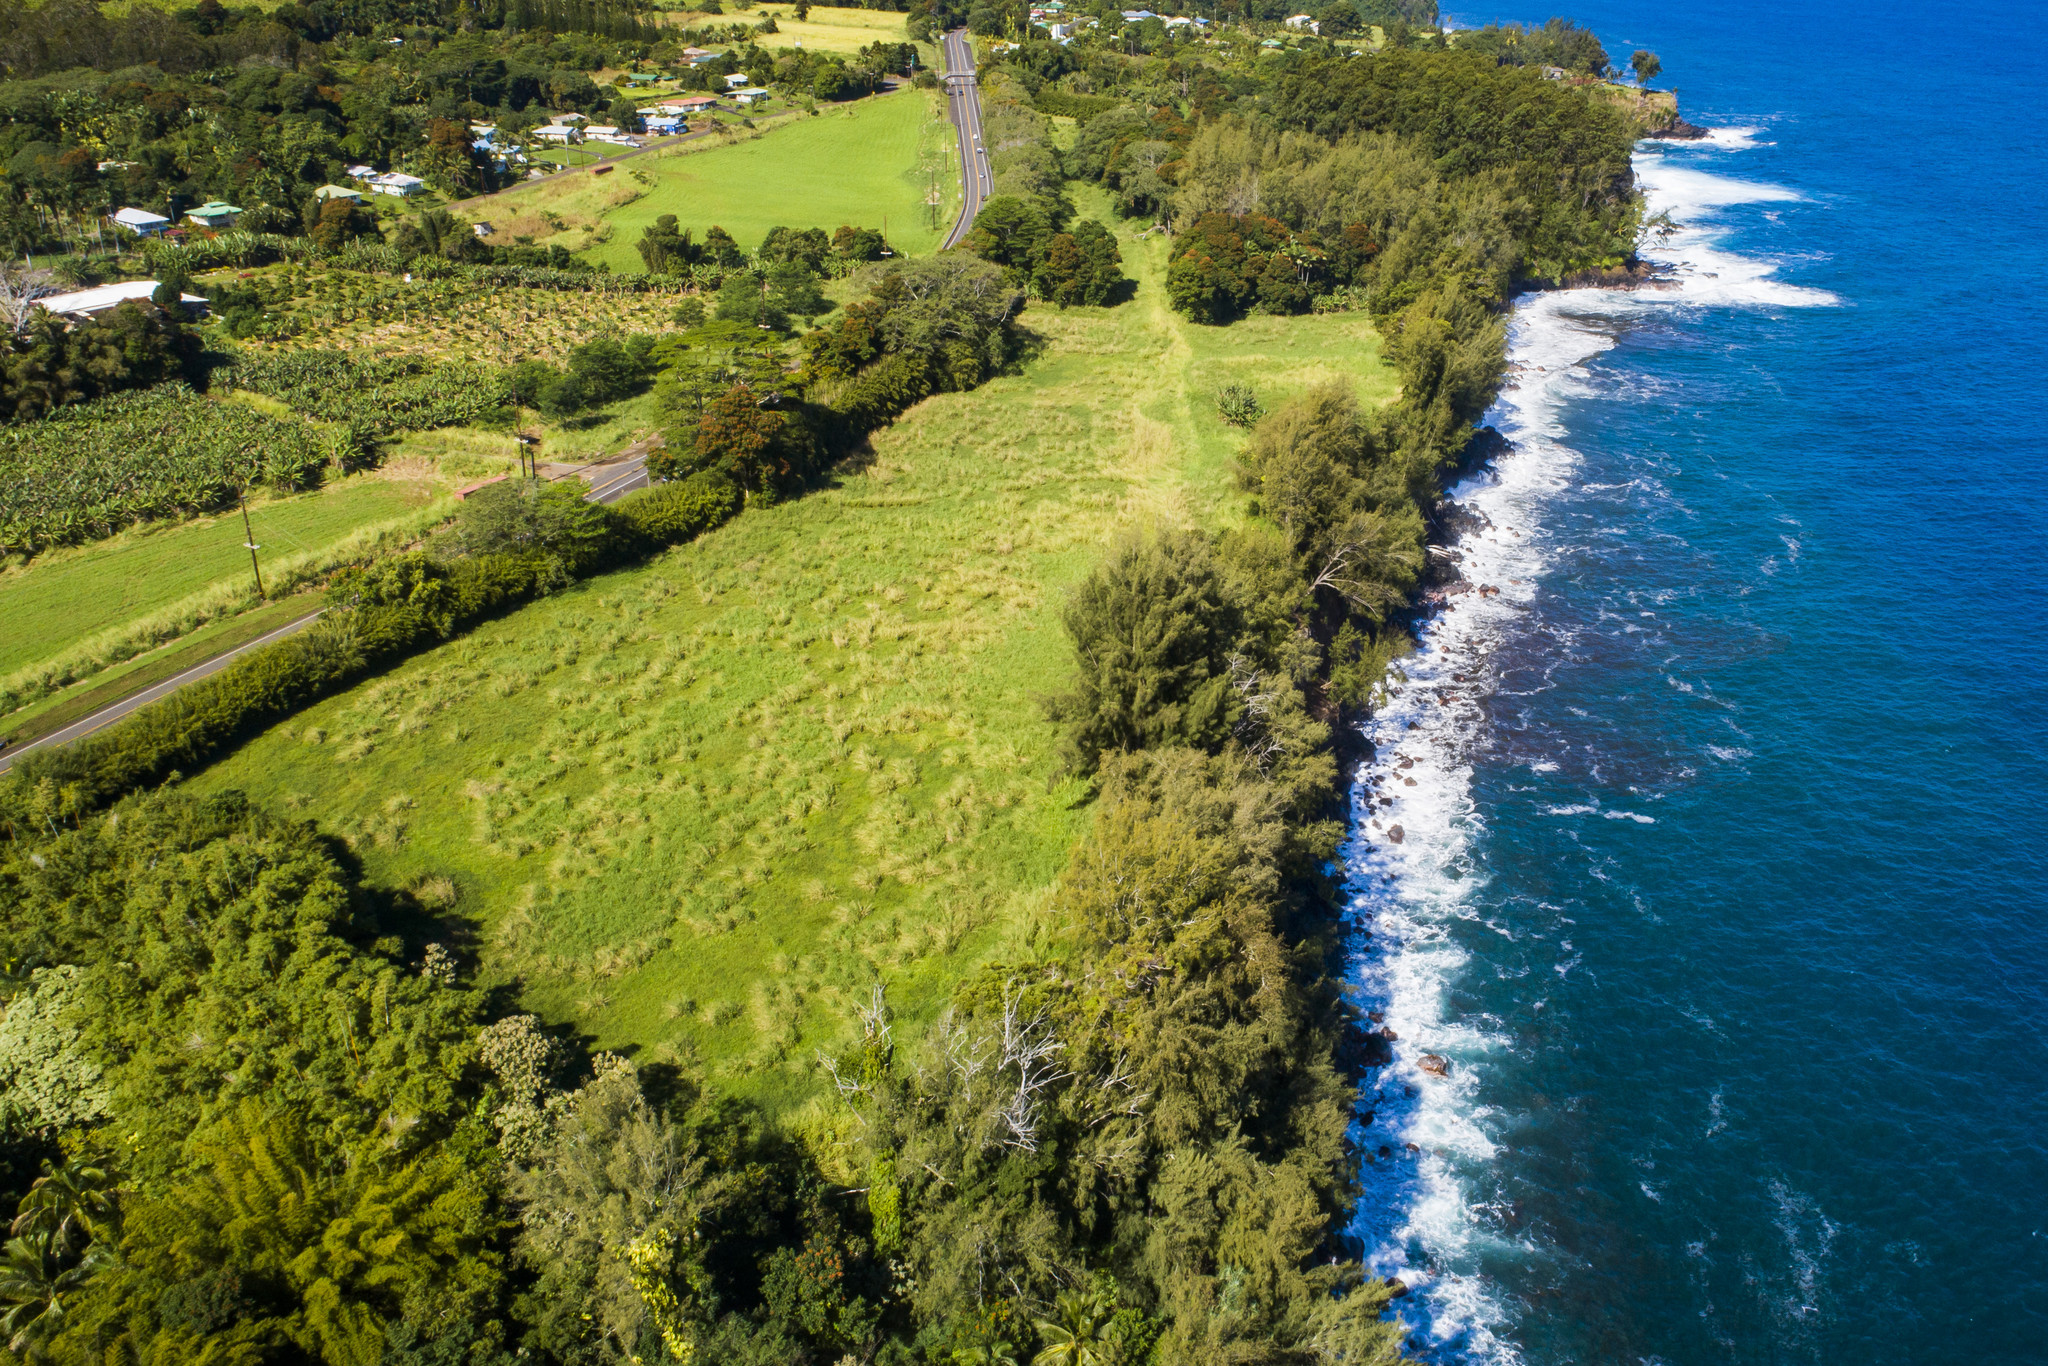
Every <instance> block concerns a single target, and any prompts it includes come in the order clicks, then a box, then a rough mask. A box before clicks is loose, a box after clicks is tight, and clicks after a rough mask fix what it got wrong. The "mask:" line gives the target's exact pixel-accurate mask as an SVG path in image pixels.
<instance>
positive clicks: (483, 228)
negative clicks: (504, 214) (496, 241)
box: [469, 223, 497, 237]
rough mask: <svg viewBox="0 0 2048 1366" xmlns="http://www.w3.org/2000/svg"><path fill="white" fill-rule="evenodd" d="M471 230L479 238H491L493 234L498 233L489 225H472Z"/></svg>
mask: <svg viewBox="0 0 2048 1366" xmlns="http://www.w3.org/2000/svg"><path fill="white" fill-rule="evenodd" d="M469 230H470V231H471V232H473V233H475V234H476V235H477V236H478V237H489V236H490V235H491V234H492V233H494V232H496V231H497V229H496V228H494V227H492V226H491V225H490V224H489V223H472V224H470V225H469Z"/></svg>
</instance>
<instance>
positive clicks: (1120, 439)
mask: <svg viewBox="0 0 2048 1366" xmlns="http://www.w3.org/2000/svg"><path fill="white" fill-rule="evenodd" d="M1125 249H1126V256H1127V260H1128V262H1129V263H1130V266H1131V268H1132V270H1133V272H1134V273H1135V274H1136V275H1137V277H1138V279H1139V281H1140V288H1139V293H1138V297H1137V299H1135V300H1134V301H1133V302H1131V303H1129V304H1126V305H1124V306H1122V307H1120V308H1116V309H1073V310H1070V311H1067V312H1060V311H1058V310H1053V309H1041V308H1033V309H1032V310H1031V311H1030V312H1029V313H1028V314H1027V315H1026V322H1027V324H1028V326H1029V327H1030V328H1031V329H1032V330H1033V332H1034V333H1035V334H1036V335H1037V337H1038V339H1039V340H1038V343H1037V348H1036V353H1035V354H1034V356H1033V357H1032V358H1031V359H1030V360H1028V361H1027V362H1025V363H1024V364H1023V365H1022V366H1021V367H1020V368H1019V370H1018V372H1017V373H1014V374H1010V375H1005V376H1001V377H999V378H997V379H995V380H993V381H991V382H990V383H989V384H987V385H986V386H984V387H983V388H982V389H980V390H978V391H976V392H974V393H971V394H948V395H941V396H938V397H935V398H933V399H930V400H928V401H926V402H925V403H923V404H920V405H919V406H918V407H917V408H916V409H914V410H912V411H911V412H910V413H909V414H907V415H906V416H905V417H904V418H903V419H902V420H901V421H899V422H898V423H897V424H896V425H895V426H894V427H892V428H890V429H889V430H887V431H884V432H882V433H879V434H878V435H877V437H876V439H875V442H874V457H873V459H872V461H871V462H870V463H869V464H868V465H867V466H866V467H865V468H863V469H858V470H849V471H846V472H844V473H843V474H842V475H841V476H840V477H839V479H838V480H837V481H836V482H835V484H834V485H833V486H832V487H830V488H826V489H821V490H819V491H816V492H814V493H812V494H811V495H809V496H807V497H805V498H802V499H800V500H798V501H795V502H792V503H789V504H786V505H784V506H781V507H774V508H766V509H753V510H749V511H748V512H747V513H746V514H745V515H744V516H743V517H741V518H740V519H739V520H737V521H736V522H733V523H731V524H729V525H728V526H726V527H724V528H721V529H720V530H718V531H716V532H714V533H712V534H710V535H708V536H705V537H703V538H702V539H700V540H698V541H697V542H695V543H693V544H691V545H688V546H683V547H679V548H677V549H675V550H673V551H671V552H669V553H667V554H665V555H663V556H661V557H660V558H658V559H657V560H655V561H653V562H652V563H649V564H647V565H644V566H642V567H638V568H635V569H631V570H626V571H622V572H619V573H614V574H610V575H606V576H604V577H601V578H598V579H595V580H592V581H589V582H587V583H584V584H580V585H578V586H576V587H575V588H573V589H571V590H569V591H567V592H564V593H562V594H561V595H559V596H557V597H554V598H550V599H547V600H545V601H542V602H539V603H536V604H533V605H532V606H529V607H527V608H525V609H523V610H521V611H519V612H516V613H514V614H512V615H511V616H508V617H506V618H504V619H503V620H501V621H499V622H496V623H493V624H491V625H489V626H486V627H483V628H481V629H479V630H478V631H476V632H475V633H473V634H472V635H470V636H468V637H465V638H462V639H459V640H455V641H451V642H449V643H448V644H447V645H445V646H443V647H441V648H439V649H436V650H433V651H430V652H428V653H427V654H424V655H422V656H419V657H418V658H415V659H414V660H412V661H410V662H408V663H406V664H404V665H402V666H400V667H399V668H396V669H394V670H392V671H391V672H390V673H389V674H387V675H386V676H384V677H382V678H380V679H378V680H376V681H374V682H372V683H370V684H368V685H366V686H363V687H359V688H357V689H355V690H354V691H352V692H350V693H348V694H346V695H343V696H340V697H336V698H333V699H330V700H328V701H326V702H323V703H320V704H318V705H316V706H314V707H312V708H310V709H308V710H307V711H306V712H305V713H303V714H301V715H300V716H298V717H296V718H294V719H293V721H291V722H290V723H288V724H286V725H284V726H280V727H278V728H276V729H274V730H273V731H271V732H270V733H268V734H266V735H264V736H262V737H260V738H258V739H256V740H255V741H253V742H251V743H250V744H249V745H247V746H246V747H245V748H243V749H242V750H241V751H240V752H238V753H236V754H234V755H232V756H230V757H229V758H228V759H226V760H224V761H222V762H221V763H219V764H217V765H215V766H214V767H213V768H212V769H210V770H208V771H207V772H205V773H202V774H200V775H198V776H197V777H196V778H194V779H191V780H190V782H191V784H192V785H193V786H194V787H196V788H198V789H200V790H206V791H217V790H221V789H225V788H244V789H247V790H249V791H251V792H252V793H253V794H255V795H256V796H257V797H258V798H259V799H261V800H264V801H266V802H271V803H276V804H281V805H283V806H285V807H286V808H288V809H291V810H295V811H299V812H302V813H304V814H306V815H308V816H312V817H315V818H317V819H319V820H320V821H321V822H322V823H323V824H324V825H326V826H327V827H328V828H331V829H333V830H335V831H336V832H337V833H339V834H340V835H341V836H343V837H344V838H345V839H347V840H348V841H349V843H350V844H351V845H352V846H353V848H354V849H355V850H356V852H357V853H358V855H359V856H360V857H361V858H362V859H363V861H364V865H365V867H366V869H367V872H368V875H369V876H370V878H371V879H373V880H374V881H376V882H378V883H380V884H382V885H385V886H388V887H392V888H412V889H415V891H416V892H417V894H418V895H419V896H420V897H421V899H422V900H423V901H424V902H426V903H428V904H429V905H439V906H447V907H451V908H452V909H453V910H454V911H455V912H456V913H458V914H459V915H460V916H461V917H462V918H463V919H464V920H465V921H466V922H467V923H470V924H472V925H474V926H475V932H476V941H475V944H474V948H475V951H476V955H477V958H478V961H479V964H480V970H481V972H482V974H483V975H484V977H485V978H486V979H487V980H490V981H496V982H509V983H514V984H516V986H517V987H518V989H519V991H520V994H521V997H522V999H523V1000H524V1002H525V1003H526V1004H527V1005H528V1006H529V1007H530V1008H533V1009H536V1010H538V1011H540V1012H542V1013H543V1014H544V1015H546V1016H548V1017H549V1018H552V1019H556V1020H564V1021H571V1022H573V1023H574V1024H575V1026H576V1027H577V1028H578V1029H580V1030H582V1031H584V1032H585V1033H587V1034H588V1035H589V1036H590V1038H591V1039H592V1041H593V1042H594V1043H596V1044H597V1045H599V1046H604V1047H614V1048H623V1049H631V1050H640V1051H643V1052H645V1053H646V1054H648V1055H650V1056H654V1057H659V1058H667V1059H673V1060H677V1061H689V1062H694V1063H696V1064H700V1065H702V1066H703V1067H704V1068H705V1070H706V1071H707V1072H708V1073H709V1074H710V1075H711V1076H712V1077H713V1078H715V1079H716V1080H717V1082H718V1084H720V1085H722V1086H725V1087H728V1088H731V1089H733V1090H736V1091H739V1092H743V1093H746V1094H750V1095H752V1096H754V1097H755V1098H757V1099H759V1100H762V1101H764V1102H766V1103H768V1104H770V1105H771V1106H773V1107H776V1108H779V1109H786V1108H788V1107H789V1106H792V1105H797V1104H801V1103H802V1102H803V1101H804V1100H805V1099H806V1098H807V1097H809V1096H811V1095H813V1094H814V1093H815V1088H816V1080H817V1079H816V1077H815V1075H814V1074H813V1064H812V1062H811V1059H812V1053H813V1049H814V1047H815V1046H817V1045H819V1044H821V1043H827V1042H830V1041H832V1040H834V1039H836V1038H837V1037H839V1035H840V1034H841V1032H842V1031H843V1029H844V1028H845V1027H846V1022H847V1021H848V1019H849V1018H850V1016H851V1008H852V1006H853V1004H854V1003H855V1002H857V1001H862V1000H864V999H865V998H866V994H867V992H868V990H869V989H870V987H871V985H872V984H873V983H874V982H876V981H878V980H879V981H882V982H885V983H886V984H887V985H888V987H889V991H890V995H891V999H892V1001H893V1002H894V1005H895V1008H896V1010H897V1011H898V1012H899V1019H900V1020H901V1022H902V1027H903V1028H904V1029H906V1030H909V1031H912V1032H914V1031H915V1030H917V1029H918V1028H919V1027H921V1025H922V1024H923V1023H924V1022H926V1021H928V1020H929V1019H930V1018H931V1017H932V1015H933V1014H934V1013H935V1012H936V1010H937V1009H938V1008H939V1006H940V1005H941V1004H942V1003H943V1002H944V1000H945V998H946V996H947V994H948V992H949V991H950V990H951V987H952V985H953V984H954V983H955V982H957V981H958V980H959V978H960V976H961V975H962V974H963V973H964V972H965V971H967V970H968V969H969V967H970V966H971V965H972V964H973V963H975V962H979V961H984V960H988V959H992V958H993V959H998V960H1014V959H1016V958H1019V957H1022V956H1027V955H1030V954H1032V953H1034V952H1036V951H1037V948H1036V946H1037V944H1038V943H1039V942H1040V936H1041V934H1042V931H1043V927H1044V917H1045V915H1046V913H1047V905H1048V900H1049V896H1050V892H1051V888H1052V885H1053V881H1054V879H1055V878H1056V876H1057V874H1058V871H1059V869H1060V868H1061V867H1062V865H1063V864H1064V862H1065V860H1066V857H1067V852H1068V850H1069V848H1070V847H1071V845H1072V843H1073V841H1074V840H1075V838H1076V837H1077V836H1078V835H1079V833H1080V831H1081V830H1082V828H1083V825H1084V823H1085V821H1086V819H1087V810H1086V808H1085V806H1082V805H1079V803H1080V802H1081V800H1082V798H1083V797H1084V795H1085V794H1084V791H1083V789H1082V788H1081V787H1080V785H1078V784H1076V783H1073V782H1071V781H1068V782H1061V781H1059V777H1058V772H1057V759H1056V752H1057V747H1058V739H1059V733H1058V727H1057V726H1055V725H1054V724H1053V723H1051V722H1049V721H1047V720H1046V719H1045V718H1044V716H1043V713H1042V711H1041V709H1040V707H1039V705H1038V702H1037V699H1038V698H1040V697H1042V696H1044V695H1045V694H1047V693H1050V692H1054V691H1057V690H1058V689H1059V688H1060V687H1061V686H1062V685H1063V683H1064V681H1065V679H1066V676H1067V671H1068V661H1069V653H1068V645H1067V641H1066V637H1065V634H1064V631H1063V629H1062V627H1061V625H1060V611H1061V605H1062V603H1063V601H1064V599H1065V596H1066V594H1067V592H1068V591H1069V590H1070V589H1071V587H1072V586H1073V585H1074V584H1075V583H1076V582H1077V581H1078V580H1079V579H1080V578H1081V577H1082V576H1084V575H1085V574H1086V573H1087V572H1088V571H1089V570H1090V569H1091V568H1093V567H1094V566H1095V565H1097V564H1099V563H1100V562H1101V560H1102V558H1103V555H1104V553H1105V550H1106V548H1107V547H1108V546H1109V545H1110V544H1111V543H1112V542H1113V541H1114V540H1115V538H1116V537H1118V536H1120V535H1123V534H1127V533H1128V532H1130V531H1131V530H1133V529H1136V528H1142V527H1145V526H1149V525H1154V524H1157V523H1160V522H1174V521H1182V520H1191V521H1199V522H1214V521H1218V520H1221V519H1223V518H1226V517H1228V516H1231V515H1233V514H1232V512H1231V509H1232V508H1234V507H1235V506H1236V503H1237V496H1236V495H1235V494H1234V493H1233V492H1232V491H1231V484H1230V478H1231V476H1230V460H1231V456H1232V453H1233V452H1234V451H1235V449H1236V447H1237V445H1238V443H1239V441H1240V439H1241V437H1240V434H1238V433H1236V432H1235V431H1233V430H1232V429H1230V428H1228V427H1225V426H1224V425H1223V424H1222V423H1221V422H1220V420H1218V419H1217V417H1216V415H1215V410H1214V402H1213V394H1214V390H1215V388H1216V386H1217V385H1219V384H1221V383H1223V382H1225V381H1226V380H1228V379H1233V378H1241V379H1245V380H1248V381H1249V382H1252V383H1254V384H1255V385H1256V386H1257V387H1258V388H1259V389H1260V391H1261V393H1262V394H1264V395H1266V396H1267V397H1268V400H1269V401H1271V400H1272V399H1273V398H1276V397H1278V396H1279V395H1281V394H1283V393H1284V392H1285V391H1287V390H1289V389H1292V388H1298V387H1300V386H1301V385H1304V384H1306V383H1308V382H1311V381H1313V380H1315V379H1318V378H1322V377H1326V376H1331V375H1344V376H1347V377H1350V378H1352V379H1353V380H1354V381H1355V382H1357V383H1358V384H1359V385H1360V387H1361V391H1362V393H1363V394H1364V396H1365V397H1366V398H1368V399H1369V400H1377V399H1381V398H1384V397H1386V396H1387V394H1388V392H1389V388H1390V386H1389V382H1388V379H1387V373H1386V372H1385V371H1384V370H1383V369H1381V368H1380V367H1379V366H1378V365H1377V363H1376V356H1377V345H1376V341H1375V339H1374V338H1373V336H1372V334H1371V332H1370V329H1369V327H1368V326H1367V325H1366V323H1365V322H1364V320H1363V319H1362V318H1357V317H1349V316H1345V317H1334V318H1315V319H1264V320H1252V321H1251V322H1249V323H1246V324H1241V325H1240V326H1238V327H1234V328H1230V329H1198V328H1192V327H1190V326H1188V325H1187V324H1185V323H1184V322H1182V321H1181V320H1179V319H1178V318H1176V317H1174V316H1173V315H1172V314H1171V313H1169V312H1167V311H1166V310H1165V309H1164V308H1163V307H1162V306H1161V302H1160V299H1159V294H1160V279H1161V277H1162V275H1163V269H1164V264H1165V252H1166V247H1165V244H1164V242H1163V241H1158V240H1153V241H1147V242H1134V241H1131V240H1129V239H1128V238H1127V239H1126V243H1125Z"/></svg>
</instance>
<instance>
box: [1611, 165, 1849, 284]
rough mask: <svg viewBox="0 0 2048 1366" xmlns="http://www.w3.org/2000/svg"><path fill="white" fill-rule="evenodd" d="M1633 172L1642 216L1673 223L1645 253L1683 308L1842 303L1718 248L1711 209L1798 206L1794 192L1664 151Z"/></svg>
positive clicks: (1719, 233) (1721, 231) (1722, 232)
mask: <svg viewBox="0 0 2048 1366" xmlns="http://www.w3.org/2000/svg"><path fill="white" fill-rule="evenodd" d="M1635 170H1636V183H1637V185H1638V186H1640V187H1641V189H1642V191H1643V200H1644V209H1645V211H1646V217H1648V218H1652V219H1654V218H1656V217H1657V216H1658V215H1659V214H1663V215H1667V216H1668V218H1669V221H1670V222H1671V223H1673V224H1675V225H1676V226H1675V227H1674V228H1673V229H1671V230H1670V231H1668V232H1665V233H1662V234H1660V235H1658V236H1656V237H1654V238H1653V239H1652V240H1651V241H1650V242H1649V243H1648V244H1646V245H1645V246H1644V248H1643V255H1644V256H1646V257H1647V258H1649V259H1650V260H1652V261H1655V262H1657V263H1659V264H1661V265H1664V266H1667V267H1668V268H1669V271H1670V274H1671V276H1672V279H1673V281H1674V284H1675V288H1674V289H1672V290H1669V291H1663V292H1664V293H1667V294H1673V295H1676V296H1677V299H1678V300H1679V301H1682V302H1684V303H1691V304H1708V305H1717V306H1724V307H1725V306H1728V305H1741V304H1748V305H1763V306H1767V307H1768V306H1775V307H1779V308H1821V307H1826V306H1828V305H1831V304H1839V303H1841V300H1840V299H1839V298H1837V297H1836V296H1835V295H1833V294H1830V293H1829V292H1828V291H1826V290H1824V289H1811V288H1808V287H1807V286H1804V285H1789V284H1786V283H1785V282H1784V281H1782V280H1779V279H1775V278H1773V277H1774V276H1775V275H1776V273H1777V267H1776V266H1775V265H1773V264H1772V263H1770V262H1768V261H1760V260H1757V259H1756V258H1754V257H1750V256H1741V255H1738V254H1737V253H1735V252H1732V251H1728V250H1725V249H1724V248H1723V247H1722V246H1721V245H1720V242H1721V239H1722V238H1723V237H1725V236H1726V230H1725V229H1724V228H1722V227H1721V226H1720V225H1719V223H1718V218H1717V214H1716V210H1719V209H1725V208H1730V207H1733V206H1735V205H1738V204H1772V203H1796V202H1798V201H1799V199H1800V195H1799V194H1798V193H1797V192H1796V191H1793V190H1788V189H1786V188H1785V187H1783V186H1782V185H1765V184H1761V183H1759V182H1757V181H1753V180H1738V179H1736V178H1735V177H1733V176H1725V175H1715V174H1713V173H1712V172H1710V171H1702V170H1698V169H1696V168H1694V167H1692V166H1688V165H1685V164H1684V158H1683V157H1680V156H1675V155H1673V154H1671V153H1668V152H1648V151H1641V152H1637V153H1636V156H1635ZM1655 294H1656V292H1655V291H1647V290H1645V291H1638V292H1636V293H1635V294H1633V295H1631V296H1628V297H1633V298H1636V299H1640V300H1643V301H1645V302H1649V301H1651V300H1653V299H1654V298H1655Z"/></svg>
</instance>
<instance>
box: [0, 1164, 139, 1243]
mask: <svg viewBox="0 0 2048 1366" xmlns="http://www.w3.org/2000/svg"><path fill="white" fill-rule="evenodd" d="M119 1229H120V1207H119V1206H118V1205H117V1204H116V1202H115V1197H114V1180H113V1178H112V1177H110V1176H109V1175H108V1174H107V1171H106V1168H104V1167H101V1166H99V1165H97V1164H96V1163H93V1162H90V1161H87V1160H85V1159H82V1158H70V1159H67V1160H66V1161H65V1162H64V1163H63V1165H61V1166H59V1165H57V1164H55V1163H52V1162H50V1161H48V1160H47V1159H45V1161H44V1162H43V1174H42V1175H41V1176H39V1177H37V1178H36V1180H35V1184H34V1185H32V1186H30V1187H29V1192H28V1195H27V1196H26V1197H25V1198H23V1200H22V1202H21V1213H19V1214H18V1215H16V1216H15V1219H14V1224H13V1227H11V1228H10V1229H9V1230H8V1231H9V1232H10V1233H12V1234H13V1235H14V1236H16V1237H28V1238H44V1239H47V1240H48V1241H49V1242H50V1243H51V1245H52V1246H53V1247H55V1248H56V1249H57V1250H58V1251H59V1252H60V1253H70V1252H74V1251H77V1250H79V1249H82V1248H83V1247H85V1245H86V1244H88V1243H92V1242H97V1241H99V1240H100V1239H101V1238H102V1237H103V1236H106V1235H109V1234H117V1233H118V1232H119Z"/></svg>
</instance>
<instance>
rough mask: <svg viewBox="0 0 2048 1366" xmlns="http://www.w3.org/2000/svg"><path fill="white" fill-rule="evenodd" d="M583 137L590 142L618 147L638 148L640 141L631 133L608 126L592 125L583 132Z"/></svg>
mask: <svg viewBox="0 0 2048 1366" xmlns="http://www.w3.org/2000/svg"><path fill="white" fill-rule="evenodd" d="M583 136H584V137H585V138H587V139H589V140H590V141H591V142H608V143H611V144H613V145H614V146H618V147H638V146H639V145H640V139H638V138H636V137H634V136H633V135H632V134H631V133H628V132H625V131H623V130H621V129H618V128H614V127H613V126H612V125H610V124H593V125H592V126H591V127H589V128H586V129H584V130H583Z"/></svg>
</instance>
